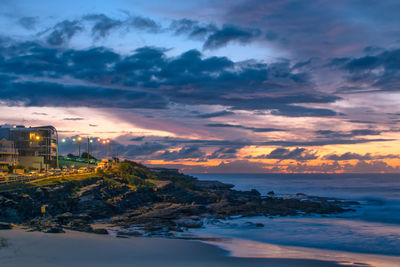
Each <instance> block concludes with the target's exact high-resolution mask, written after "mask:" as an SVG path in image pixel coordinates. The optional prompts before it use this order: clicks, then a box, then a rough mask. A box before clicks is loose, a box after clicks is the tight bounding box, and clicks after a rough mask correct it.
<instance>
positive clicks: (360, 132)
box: [315, 129, 382, 138]
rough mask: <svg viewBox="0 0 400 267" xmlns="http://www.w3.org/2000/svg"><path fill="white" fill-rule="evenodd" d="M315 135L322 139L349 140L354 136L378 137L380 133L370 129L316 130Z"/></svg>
mask: <svg viewBox="0 0 400 267" xmlns="http://www.w3.org/2000/svg"><path fill="white" fill-rule="evenodd" d="M315 133H316V134H317V135H319V136H322V137H324V138H351V137H356V136H368V135H380V134H381V133H382V131H379V130H372V129H355V130H351V131H348V132H343V131H332V130H317V131H315Z"/></svg>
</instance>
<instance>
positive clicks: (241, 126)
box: [205, 123, 286, 133]
mask: <svg viewBox="0 0 400 267" xmlns="http://www.w3.org/2000/svg"><path fill="white" fill-rule="evenodd" d="M205 126H207V127H217V128H237V129H243V130H250V131H252V132H255V133H263V132H284V131H286V130H284V129H276V128H258V127H248V126H243V125H236V124H224V123H210V124H206V125H205Z"/></svg>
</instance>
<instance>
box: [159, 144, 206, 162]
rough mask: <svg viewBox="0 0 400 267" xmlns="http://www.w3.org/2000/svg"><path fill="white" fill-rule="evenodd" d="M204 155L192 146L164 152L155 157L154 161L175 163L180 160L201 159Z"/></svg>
mask: <svg viewBox="0 0 400 267" xmlns="http://www.w3.org/2000/svg"><path fill="white" fill-rule="evenodd" d="M204 156H205V154H204V152H202V151H201V150H200V148H199V147H198V146H196V145H194V146H184V147H182V148H180V149H179V150H174V151H169V150H165V151H164V152H162V153H159V154H157V155H155V157H154V159H163V160H166V161H175V160H181V159H196V160H198V159H202V158H204Z"/></svg>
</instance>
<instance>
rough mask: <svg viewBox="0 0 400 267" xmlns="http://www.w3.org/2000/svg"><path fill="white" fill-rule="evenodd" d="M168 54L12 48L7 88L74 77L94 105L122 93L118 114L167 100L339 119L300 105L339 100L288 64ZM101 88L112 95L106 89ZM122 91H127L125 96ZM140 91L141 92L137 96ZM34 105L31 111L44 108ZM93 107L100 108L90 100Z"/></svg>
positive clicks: (28, 45) (6, 55) (0, 59)
mask: <svg viewBox="0 0 400 267" xmlns="http://www.w3.org/2000/svg"><path fill="white" fill-rule="evenodd" d="M165 52H166V50H165V49H163V48H154V47H142V48H138V49H136V50H135V51H134V52H133V53H132V54H130V55H126V56H125V55H120V54H117V53H115V52H113V51H111V50H109V49H106V48H103V47H95V48H90V49H84V50H76V49H68V50H65V49H56V48H48V47H44V46H42V45H40V44H38V43H35V42H24V43H13V44H12V45H9V46H6V47H4V48H3V50H0V53H1V54H0V71H1V72H3V73H7V74H8V75H9V76H11V75H19V78H20V79H21V80H22V81H20V82H19V83H14V82H11V81H8V82H7V81H1V82H3V83H10V85H9V86H4V87H5V88H8V89H7V90H11V89H12V88H14V89H16V88H17V87H16V86H19V87H21V86H22V85H23V84H24V82H23V80H24V79H25V76H27V77H29V76H34V77H38V78H39V77H40V78H42V79H47V78H51V79H53V80H54V79H55V81H54V82H53V86H55V84H56V83H57V82H58V80H57V79H60V78H63V79H62V80H59V82H60V83H63V82H64V80H65V77H71V78H74V79H78V80H79V81H80V83H87V82H90V83H91V84H93V85H92V86H87V87H84V89H83V92H84V93H85V94H87V95H90V92H89V91H90V88H93V92H92V94H93V95H95V97H94V99H100V98H104V99H102V101H100V102H99V103H102V104H104V103H109V99H108V97H109V95H114V97H115V98H117V96H116V93H117V92H121V94H122V95H121V98H118V101H115V102H113V103H112V104H109V105H106V106H111V107H120V108H137V107H140V108H142V107H144V106H146V108H160V107H164V106H165V105H166V103H164V101H165V100H164V99H168V100H169V101H170V102H173V103H182V104H185V105H200V104H204V105H222V106H226V107H230V108H231V109H232V110H240V109H242V110H254V111H256V110H270V111H271V114H273V115H283V116H290V117H298V116H321V117H325V116H327V117H329V116H334V115H336V112H335V111H332V110H329V109H325V108H314V107H309V106H308V107H304V106H302V105H301V104H312V103H316V104H324V103H333V102H335V101H337V100H339V99H340V98H339V97H337V96H335V95H330V94H324V93H321V92H318V91H317V90H316V88H315V85H314V84H313V82H312V79H311V77H310V76H309V75H308V74H307V73H302V72H298V71H296V72H295V73H294V72H293V71H292V69H291V67H290V63H289V62H288V61H282V62H276V63H271V64H264V63H259V62H254V61H253V62H246V63H243V62H241V63H235V62H233V61H231V60H229V59H228V58H226V57H208V58H204V57H203V55H202V54H201V53H200V52H199V51H197V50H189V51H187V52H185V53H182V54H181V55H179V56H177V57H167V56H166V54H165ZM35 84H36V85H35ZM38 84H43V85H44V86H45V88H44V90H45V91H46V87H49V83H48V82H43V83H39V82H36V83H32V86H33V88H32V89H31V90H38V89H39V88H38V86H37V85H38ZM58 87H59V88H61V89H60V92H58V91H57V90H54V91H53V92H52V93H51V92H50V91H48V90H47V92H46V94H45V98H48V102H49V103H52V101H50V97H51V94H52V95H53V97H54V100H55V101H54V102H56V103H57V105H65V106H70V105H72V104H71V103H69V102H71V101H72V102H74V104H73V105H74V106H77V105H78V103H82V104H83V102H84V101H79V99H73V98H72V97H70V96H69V95H67V94H66V93H67V91H66V90H65V88H64V87H65V86H64V85H62V84H59V85H58ZM70 87H71V88H70V89H68V90H70V91H71V93H76V91H74V89H72V88H73V87H74V86H72V85H71V86H70ZM78 87H79V86H78ZM102 87H107V88H109V89H107V90H104V89H100V88H102ZM121 87H124V88H128V89H127V90H122V91H120V90H121V89H120V88H121ZM34 88H35V89H34ZM55 88H57V87H55ZM96 88H97V89H96ZM137 88H140V90H141V91H142V92H141V93H139V92H137V91H136V90H137ZM113 89H115V90H116V91H115V93H113V92H112V90H113ZM132 89H133V90H134V91H132ZM4 90H6V89H4ZM24 94H25V95H24ZM85 94H84V95H85ZM63 96H65V98H64V100H63V102H62V101H60V97H63ZM122 96H130V97H136V98H138V97H139V98H140V97H141V96H143V98H145V97H148V99H149V102H148V105H145V103H144V102H141V104H139V105H138V104H135V103H133V102H130V99H129V98H123V97H122ZM2 97H3V99H10V100H16V99H21V98H23V99H24V100H29V98H30V97H31V96H30V94H29V90H28V88H25V89H23V90H21V91H20V93H19V94H18V95H15V94H14V95H13V94H11V92H9V96H7V94H5V95H3V96H2ZM32 97H35V96H33V95H32ZM156 99H158V101H155V100H156ZM143 100H144V99H143ZM24 102H27V101H24ZM28 102H29V103H30V104H29V105H35V104H37V103H40V101H28ZM42 102H43V101H42ZM44 102H46V101H44ZM44 102H43V103H44ZM63 103H64V104H63ZM89 103H90V104H95V101H90V100H89ZM42 105H45V104H42ZM53 105H54V104H53ZM99 105H100V104H99ZM99 105H96V106H99ZM217 115H219V114H217ZM250 130H254V131H256V130H255V129H250Z"/></svg>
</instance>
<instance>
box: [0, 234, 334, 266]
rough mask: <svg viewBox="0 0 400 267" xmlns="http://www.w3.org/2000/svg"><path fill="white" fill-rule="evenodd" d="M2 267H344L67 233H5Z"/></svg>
mask: <svg viewBox="0 0 400 267" xmlns="http://www.w3.org/2000/svg"><path fill="white" fill-rule="evenodd" d="M0 238H3V239H5V240H6V243H7V245H6V246H5V247H1V248H0V266H43V267H45V266H100V267H102V266H171V267H172V266H207V267H211V266H300V267H301V266H310V267H313V266H326V267H330V266H341V265H339V264H337V263H335V262H329V261H317V260H306V259H262V258H240V257H231V256H229V255H228V252H227V251H224V250H222V249H220V248H218V247H215V246H212V245H209V244H205V243H202V242H199V241H188V240H174V239H162V238H146V237H135V238H126V239H125V238H115V237H112V236H108V235H96V234H87V233H80V232H74V231H68V232H67V233H65V234H45V233H40V232H25V231H24V230H21V229H13V230H3V231H0Z"/></svg>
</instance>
